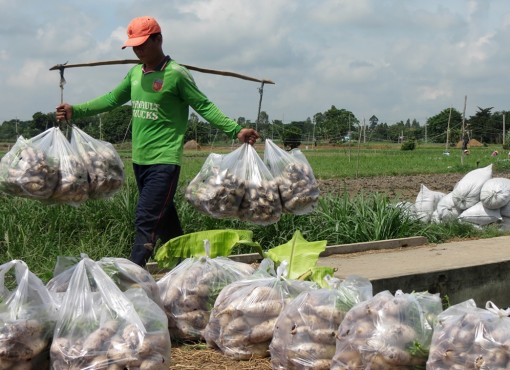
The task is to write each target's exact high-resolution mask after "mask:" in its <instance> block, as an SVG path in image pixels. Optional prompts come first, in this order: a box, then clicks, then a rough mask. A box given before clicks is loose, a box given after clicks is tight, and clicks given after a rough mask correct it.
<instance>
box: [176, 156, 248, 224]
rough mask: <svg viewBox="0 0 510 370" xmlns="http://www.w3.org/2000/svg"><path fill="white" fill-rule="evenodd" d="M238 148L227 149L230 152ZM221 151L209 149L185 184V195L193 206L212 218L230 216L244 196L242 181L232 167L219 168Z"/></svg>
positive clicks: (232, 215) (236, 209)
mask: <svg viewBox="0 0 510 370" xmlns="http://www.w3.org/2000/svg"><path fill="white" fill-rule="evenodd" d="M237 154H239V151H234V152H233V153H231V155H232V156H235V155H237ZM223 157H224V156H223V155H221V154H216V153H211V154H209V156H208V157H207V158H206V160H205V162H204V164H203V165H202V168H201V169H200V172H199V173H198V174H197V175H196V176H195V177H194V178H193V180H191V182H190V183H189V185H188V186H187V187H186V192H185V197H186V200H187V201H188V202H190V203H191V204H192V205H193V206H194V207H195V208H196V209H197V210H199V211H200V212H202V213H205V214H207V215H209V216H212V217H214V218H234V217H236V216H237V213H238V211H239V205H240V204H241V200H242V199H243V196H244V182H243V181H242V179H241V178H240V177H239V176H237V175H235V171H234V169H231V168H228V167H226V168H222V167H221V165H222V161H223Z"/></svg>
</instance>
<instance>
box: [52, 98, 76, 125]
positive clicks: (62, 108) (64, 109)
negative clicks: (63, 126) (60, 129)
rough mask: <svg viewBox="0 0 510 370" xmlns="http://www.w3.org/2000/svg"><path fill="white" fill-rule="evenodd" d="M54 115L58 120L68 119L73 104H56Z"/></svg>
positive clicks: (71, 115)
mask: <svg viewBox="0 0 510 370" xmlns="http://www.w3.org/2000/svg"><path fill="white" fill-rule="evenodd" d="M55 116H56V118H57V121H59V122H60V121H63V120H66V121H67V120H70V119H71V118H72V117H73V106H72V105H70V104H67V103H63V104H60V105H58V106H57V110H56V114H55Z"/></svg>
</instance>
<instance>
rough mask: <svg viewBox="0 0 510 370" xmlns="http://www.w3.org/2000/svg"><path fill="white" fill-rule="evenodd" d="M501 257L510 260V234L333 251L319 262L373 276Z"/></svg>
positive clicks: (476, 263) (342, 272)
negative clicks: (433, 242)
mask: <svg viewBox="0 0 510 370" xmlns="http://www.w3.org/2000/svg"><path fill="white" fill-rule="evenodd" d="M502 261H510V236H502V237H497V238H490V239H477V240H462V241H458V242H449V243H445V244H425V245H421V246H414V247H406V248H390V249H382V250H377V251H375V250H369V251H365V252H360V253H350V254H332V255H329V256H327V257H321V258H319V261H318V263H317V264H318V265H319V266H329V267H335V268H337V269H338V270H337V272H336V276H338V277H345V276H347V275H351V274H357V275H360V276H364V277H366V278H367V279H370V280H373V279H382V278H391V277H396V276H402V275H409V274H422V273H429V272H433V271H444V270H450V269H458V268H464V267H469V266H479V265H485V264H492V263H497V262H502Z"/></svg>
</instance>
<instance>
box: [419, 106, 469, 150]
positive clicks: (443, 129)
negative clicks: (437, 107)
mask: <svg viewBox="0 0 510 370" xmlns="http://www.w3.org/2000/svg"><path fill="white" fill-rule="evenodd" d="M450 109H451V112H452V115H451V119H450V143H456V142H457V141H458V140H460V139H461V137H460V134H459V132H460V131H459V130H460V128H461V127H462V114H461V113H460V112H459V111H458V110H456V109H454V108H446V109H443V111H441V113H439V114H436V115H435V116H433V117H430V118H429V119H427V136H428V140H429V141H431V142H433V143H446V136H447V135H446V134H447V130H448V119H449V117H450Z"/></svg>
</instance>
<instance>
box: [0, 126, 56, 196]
mask: <svg viewBox="0 0 510 370" xmlns="http://www.w3.org/2000/svg"><path fill="white" fill-rule="evenodd" d="M57 182H58V162H57V163H56V161H55V160H54V158H51V157H48V156H47V155H46V153H45V152H44V151H43V150H41V149H39V148H38V147H37V146H36V145H34V144H33V143H32V142H31V141H30V140H27V139H25V138H24V137H23V136H20V137H18V139H17V140H16V143H15V144H14V145H13V146H12V148H11V149H10V150H9V151H8V152H7V153H6V154H5V155H4V156H3V157H2V159H1V160H0V190H1V191H2V192H4V193H6V194H9V195H12V196H18V197H23V198H28V199H35V200H42V199H48V198H49V197H51V195H52V194H53V191H54V190H55V187H56V186H57Z"/></svg>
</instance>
